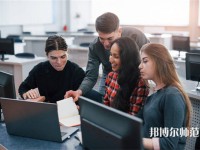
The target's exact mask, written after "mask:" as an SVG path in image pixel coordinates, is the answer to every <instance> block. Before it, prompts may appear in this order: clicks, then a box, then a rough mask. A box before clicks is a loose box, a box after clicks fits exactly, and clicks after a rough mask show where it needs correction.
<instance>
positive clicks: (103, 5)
mask: <svg viewBox="0 0 200 150" xmlns="http://www.w3.org/2000/svg"><path fill="white" fill-rule="evenodd" d="M91 1H92V3H91V5H92V20H91V22H95V19H96V18H97V17H98V16H99V15H101V14H102V13H104V12H113V13H115V14H117V15H118V17H119V18H120V22H121V23H120V24H123V25H130V24H131V25H154V26H156V25H158V26H187V25H189V0H117V1H116V0H91Z"/></svg>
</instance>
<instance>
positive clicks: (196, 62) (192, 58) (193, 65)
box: [185, 53, 200, 90]
mask: <svg viewBox="0 0 200 150" xmlns="http://www.w3.org/2000/svg"><path fill="white" fill-rule="evenodd" d="M185 67H186V79H187V80H192V81H197V82H198V84H199V82H200V69H198V68H200V53H187V54H186V65H185ZM198 84H197V87H196V89H197V90H200V87H198Z"/></svg>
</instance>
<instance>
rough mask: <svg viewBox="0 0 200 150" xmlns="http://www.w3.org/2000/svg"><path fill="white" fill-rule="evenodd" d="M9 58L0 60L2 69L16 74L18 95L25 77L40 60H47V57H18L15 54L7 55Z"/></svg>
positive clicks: (0, 68)
mask: <svg viewBox="0 0 200 150" xmlns="http://www.w3.org/2000/svg"><path fill="white" fill-rule="evenodd" d="M6 57H8V58H9V59H8V60H5V61H0V70H1V71H5V72H8V73H11V74H13V75H14V80H15V90H16V95H17V96H19V94H18V88H19V85H20V84H21V82H22V81H24V79H26V77H27V76H28V74H29V72H30V70H31V69H32V68H33V67H34V66H35V65H36V64H38V63H39V62H42V61H45V60H46V58H45V57H36V58H34V59H26V58H17V57H15V56H14V55H6Z"/></svg>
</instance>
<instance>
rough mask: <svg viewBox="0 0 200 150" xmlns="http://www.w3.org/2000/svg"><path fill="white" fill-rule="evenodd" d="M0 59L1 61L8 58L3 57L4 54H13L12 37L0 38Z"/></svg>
mask: <svg viewBox="0 0 200 150" xmlns="http://www.w3.org/2000/svg"><path fill="white" fill-rule="evenodd" d="M0 54H1V56H0V59H1V60H2V61H4V60H6V59H8V58H5V54H10V55H14V54H15V51H14V39H7V38H0Z"/></svg>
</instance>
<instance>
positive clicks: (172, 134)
mask: <svg viewBox="0 0 200 150" xmlns="http://www.w3.org/2000/svg"><path fill="white" fill-rule="evenodd" d="M140 52H141V64H140V65H139V69H140V74H141V77H142V78H143V79H146V80H152V81H154V83H155V87H154V93H153V94H152V95H151V96H149V97H148V98H147V100H146V102H145V105H144V108H143V109H142V111H141V112H139V114H138V117H140V118H142V119H143V134H144V140H143V144H144V148H145V149H156V150H157V149H162V150H164V149H166V150H169V149H170V150H172V149H174V150H182V149H184V147H185V145H186V138H187V134H186V133H187V129H188V128H189V127H190V116H191V114H190V113H191V103H190V99H189V97H188V95H187V94H186V93H185V91H184V90H183V87H182V85H181V82H180V81H179V78H178V75H177V72H176V68H175V65H174V62H173V59H172V57H171V55H170V53H169V51H168V50H167V48H165V47H164V46H163V45H161V44H156V43H149V44H145V45H144V46H143V47H142V48H141V50H140ZM184 131H185V132H184Z"/></svg>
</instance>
